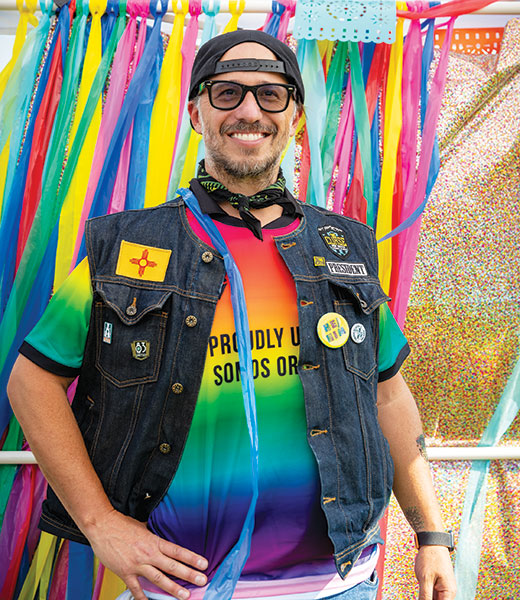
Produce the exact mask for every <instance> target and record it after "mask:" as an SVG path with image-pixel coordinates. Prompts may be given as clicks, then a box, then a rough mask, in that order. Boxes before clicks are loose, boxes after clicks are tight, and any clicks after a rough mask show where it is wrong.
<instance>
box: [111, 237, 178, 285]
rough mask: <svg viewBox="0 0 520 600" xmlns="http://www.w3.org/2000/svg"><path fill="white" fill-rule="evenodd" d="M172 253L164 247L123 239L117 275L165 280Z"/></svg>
mask: <svg viewBox="0 0 520 600" xmlns="http://www.w3.org/2000/svg"><path fill="white" fill-rule="evenodd" d="M171 253H172V251H171V250H166V249H164V248H154V247H153V246H143V245H142V244H134V243H133V242H127V241H126V240H121V246H120V247H119V256H118V258H117V266H116V275H122V276H123V277H131V278H132V279H141V280H142V281H157V282H159V281H164V278H165V276H166V269H167V268H168V263H169V262H170V256H171Z"/></svg>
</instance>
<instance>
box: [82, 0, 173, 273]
mask: <svg viewBox="0 0 520 600" xmlns="http://www.w3.org/2000/svg"><path fill="white" fill-rule="evenodd" d="M167 8H168V3H167V2H165V1H164V0H162V1H161V8H160V10H157V13H156V18H155V22H154V25H153V28H152V33H151V34H150V37H149V39H148V41H147V43H146V46H145V49H144V52H143V55H142V56H141V59H140V60H139V64H138V65H137V68H136V70H135V73H134V76H133V77H132V81H131V82H130V85H129V86H128V91H127V93H126V96H125V100H124V102H123V106H122V107H121V112H120V113H119V117H118V119H117V123H116V126H115V128H114V133H113V134H112V138H111V139H110V144H109V145H108V150H107V153H106V156H105V161H104V163H103V168H102V169H101V174H100V176H99V180H98V183H97V187H96V191H95V192H94V198H93V199H92V206H91V207H90V212H89V218H91V217H95V216H98V215H104V214H106V213H107V211H108V205H109V202H110V198H111V196H112V191H113V189H114V184H115V181H116V176H117V169H118V166H119V156H120V154H121V150H122V148H123V144H124V143H125V140H126V136H127V135H128V131H129V129H130V125H131V124H132V121H133V119H134V116H135V113H136V111H137V108H138V106H139V104H140V102H141V98H142V94H143V90H144V89H145V86H146V84H147V81H148V77H149V74H150V70H151V69H152V66H153V64H154V61H155V60H156V57H157V54H158V53H162V38H161V23H162V19H163V16H164V15H165V13H166V10H167ZM85 256H86V249H85V237H83V239H82V241H81V247H80V250H79V253H78V259H77V262H78V263H79V262H81V260H82V259H83V258H84V257H85Z"/></svg>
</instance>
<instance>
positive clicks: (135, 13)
mask: <svg viewBox="0 0 520 600" xmlns="http://www.w3.org/2000/svg"><path fill="white" fill-rule="evenodd" d="M148 7H149V5H148V4H141V3H139V2H132V1H131V2H129V3H128V5H127V11H128V13H129V14H130V18H131V19H134V20H136V19H137V17H141V23H140V25H139V34H138V36H137V43H136V48H135V53H134V58H133V61H132V65H131V75H130V76H129V78H128V81H127V86H128V84H129V83H130V80H131V76H132V75H133V74H134V73H135V70H136V69H137V65H138V64H139V60H140V59H141V56H142V55H143V51H144V45H145V42H146V17H147V16H148V15H149V8H148ZM133 131H134V125H133V123H132V124H131V125H130V129H129V130H128V134H127V136H126V140H125V143H124V144H123V149H122V151H121V158H120V160H119V167H118V169H117V175H116V181H115V184H114V190H113V191H112V197H111V199H110V206H109V207H108V213H109V214H112V213H115V212H121V211H123V210H124V209H125V199H126V186H127V184H128V169H129V168H130V156H131V153H132V137H133ZM89 183H90V182H89Z"/></svg>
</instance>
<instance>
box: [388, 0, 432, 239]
mask: <svg viewBox="0 0 520 600" xmlns="http://www.w3.org/2000/svg"><path fill="white" fill-rule="evenodd" d="M438 4H439V3H438V2H433V3H430V5H433V6H436V5H438ZM426 23H427V24H428V25H427V26H428V31H427V33H426V40H425V42H424V47H423V52H422V66H421V131H422V130H423V128H424V119H425V117H426V108H427V106H428V100H429V96H430V93H429V91H428V75H429V73H430V66H431V63H432V60H433V42H434V32H435V20H434V19H428V20H427V21H426V22H425V23H424V24H423V27H424V26H425V25H426ZM439 169H440V157H439V143H438V141H437V135H435V143H434V145H433V150H432V156H431V159H430V168H429V171H428V182H427V185H426V193H425V195H424V200H423V201H422V202H421V204H420V205H419V206H418V207H417V208H416V209H415V210H414V211H413V213H412V214H411V215H410V216H409V217H407V218H406V219H405V220H404V221H403V222H402V223H401V224H400V225H398V226H397V227H396V228H395V229H393V230H392V231H391V232H390V233H387V234H386V235H385V236H384V237H382V238H381V239H380V240H377V243H378V244H380V243H381V242H384V241H385V240H389V239H390V238H393V237H394V236H396V235H398V234H400V233H401V232H402V231H404V230H405V229H408V227H410V226H412V225H413V224H414V223H415V221H417V219H418V218H419V217H420V216H421V215H422V213H423V212H424V209H425V208H426V205H427V204H428V200H429V198H430V194H431V191H432V189H433V186H434V184H435V181H436V180H437V176H438V174H439Z"/></svg>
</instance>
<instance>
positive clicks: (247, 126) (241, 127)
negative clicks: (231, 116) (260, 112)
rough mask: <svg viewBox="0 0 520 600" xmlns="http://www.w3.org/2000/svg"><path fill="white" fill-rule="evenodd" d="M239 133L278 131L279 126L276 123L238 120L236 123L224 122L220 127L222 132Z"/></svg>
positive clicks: (272, 132) (270, 132)
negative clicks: (268, 123)
mask: <svg viewBox="0 0 520 600" xmlns="http://www.w3.org/2000/svg"><path fill="white" fill-rule="evenodd" d="M230 131H231V132H237V133H268V134H273V135H274V134H276V133H278V127H276V125H272V124H271V125H267V124H263V123H247V122H245V121H237V122H236V123H227V124H226V123H224V124H222V125H221V127H220V133H221V134H225V133H229V132H230Z"/></svg>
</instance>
